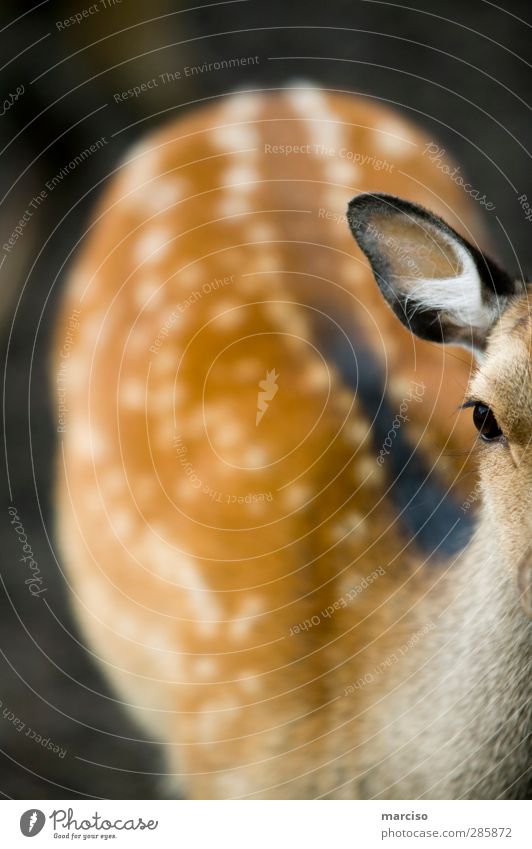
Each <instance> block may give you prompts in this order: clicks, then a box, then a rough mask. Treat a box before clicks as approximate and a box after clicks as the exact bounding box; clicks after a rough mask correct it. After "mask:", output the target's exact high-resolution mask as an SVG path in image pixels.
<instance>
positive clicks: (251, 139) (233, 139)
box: [209, 124, 260, 151]
mask: <svg viewBox="0 0 532 849" xmlns="http://www.w3.org/2000/svg"><path fill="white" fill-rule="evenodd" d="M209 139H211V140H212V141H213V142H214V144H216V145H217V146H218V147H220V148H222V149H223V150H228V151H237V150H250V149H252V148H256V147H257V145H258V144H259V141H260V136H259V134H258V132H257V130H255V129H254V128H253V127H250V126H249V125H248V124H232V125H226V126H220V127H215V128H214V129H213V130H212V131H210V133H209Z"/></svg>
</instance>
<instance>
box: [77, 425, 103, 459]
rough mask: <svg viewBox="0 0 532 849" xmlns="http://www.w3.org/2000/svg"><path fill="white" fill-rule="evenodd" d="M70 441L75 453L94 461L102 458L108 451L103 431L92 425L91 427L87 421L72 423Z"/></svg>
mask: <svg viewBox="0 0 532 849" xmlns="http://www.w3.org/2000/svg"><path fill="white" fill-rule="evenodd" d="M72 441H73V445H74V450H75V451H76V453H77V454H79V455H80V456H82V457H88V458H90V459H91V460H94V461H96V460H101V459H103V458H104V457H105V456H106V455H107V454H108V452H109V446H108V444H107V441H106V439H105V437H104V435H103V433H101V432H100V431H99V430H98V429H97V428H95V427H94V426H92V427H91V426H90V424H89V422H83V423H81V422H78V423H76V424H75V425H73V427H72Z"/></svg>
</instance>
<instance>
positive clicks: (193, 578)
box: [176, 554, 221, 634]
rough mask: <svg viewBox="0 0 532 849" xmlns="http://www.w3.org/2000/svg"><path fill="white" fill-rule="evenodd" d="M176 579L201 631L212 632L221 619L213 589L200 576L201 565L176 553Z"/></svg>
mask: <svg viewBox="0 0 532 849" xmlns="http://www.w3.org/2000/svg"><path fill="white" fill-rule="evenodd" d="M176 558H177V571H176V580H177V582H178V583H179V584H180V585H181V587H182V589H183V591H184V592H185V595H186V598H187V601H188V603H189V605H190V607H191V609H192V615H193V616H194V617H195V619H196V621H197V623H198V626H200V628H201V631H202V633H204V634H213V633H215V632H216V630H217V626H218V623H219V622H220V619H221V610H220V605H219V604H218V602H217V600H216V595H215V593H214V592H213V590H211V589H209V587H208V585H207V584H206V582H205V581H204V580H203V578H202V576H201V567H200V565H199V564H195V563H194V562H193V561H192V560H189V559H188V558H186V557H184V556H183V555H182V554H179V555H176Z"/></svg>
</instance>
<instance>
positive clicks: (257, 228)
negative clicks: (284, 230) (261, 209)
mask: <svg viewBox="0 0 532 849" xmlns="http://www.w3.org/2000/svg"><path fill="white" fill-rule="evenodd" d="M245 235H246V238H247V239H249V241H250V242H273V241H274V240H275V239H276V238H278V233H277V230H276V229H275V227H273V226H272V225H271V224H268V223H266V222H264V221H255V222H250V223H249V224H248V225H247V226H246V232H245Z"/></svg>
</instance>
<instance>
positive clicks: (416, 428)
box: [54, 87, 532, 798]
mask: <svg viewBox="0 0 532 849" xmlns="http://www.w3.org/2000/svg"><path fill="white" fill-rule="evenodd" d="M433 146H434V142H433V141H432V140H431V139H430V138H428V137H425V136H424V135H423V134H422V133H421V132H420V131H418V130H417V129H416V128H415V127H412V126H410V124H409V123H408V122H407V121H405V120H404V119H403V118H402V117H400V116H399V115H397V114H396V113H395V112H393V111H390V110H388V108H385V107H383V106H381V105H376V104H374V103H371V102H369V101H367V100H365V99H362V98H356V97H352V96H348V95H343V94H334V93H329V92H325V91H323V92H321V91H316V90H312V89H310V88H305V87H301V88H294V89H286V90H282V91H279V92H276V93H241V94H236V95H232V96H230V97H228V98H223V99H222V100H221V101H220V102H217V103H216V104H211V105H208V106H207V107H204V108H201V109H198V110H197V111H191V112H190V114H187V115H186V117H184V118H179V119H178V120H176V121H175V122H173V123H170V124H169V125H166V126H165V127H164V128H163V129H162V130H160V131H158V132H156V133H154V134H152V135H150V136H149V137H148V138H147V139H146V140H145V141H143V142H142V143H141V144H140V145H139V146H137V147H136V148H135V149H134V150H133V151H132V152H131V156H130V157H129V159H128V161H127V162H126V163H125V164H123V165H122V166H121V167H120V168H119V169H118V173H117V175H116V176H115V177H113V180H112V181H111V185H110V188H109V189H108V191H107V192H106V193H105V195H104V197H103V200H102V201H101V202H100V206H99V209H98V211H97V214H96V217H95V220H94V222H93V224H92V225H91V226H90V228H89V231H88V232H87V234H86V235H85V237H84V245H83V248H82V250H81V252H80V255H79V258H78V260H77V263H76V264H75V267H74V270H73V272H72V275H71V280H70V284H69V286H68V287H67V292H66V296H65V301H64V305H63V309H62V314H61V318H60V320H59V322H58V325H57V331H56V344H55V352H56V359H55V364H56V366H55V375H54V379H55V378H56V379H57V387H58V391H59V390H60V393H61V396H60V397H61V405H60V411H61V412H60V417H59V426H58V430H59V432H60V449H59V454H58V471H57V487H56V502H57V514H58V537H59V542H60V546H61V552H62V556H63V560H64V564H65V567H66V569H67V576H68V580H69V584H70V589H71V594H72V599H73V603H74V605H75V608H76V612H77V616H78V619H79V622H80V625H81V627H82V629H83V634H84V637H85V639H86V640H87V642H88V645H89V646H90V648H91V651H92V652H93V653H94V656H95V657H96V658H97V659H98V661H99V663H100V664H101V666H102V669H103V670H104V672H105V674H106V675H107V677H108V679H109V681H110V683H111V684H112V686H113V687H114V688H115V691H116V693H117V694H118V695H119V696H120V698H121V700H122V702H123V703H124V705H125V706H126V707H127V708H128V709H129V710H130V711H132V712H134V715H135V716H136V717H137V719H138V721H139V723H140V724H141V727H143V728H144V729H145V733H148V734H149V735H150V739H154V740H156V741H159V742H162V743H163V744H164V747H163V748H164V752H165V755H166V772H165V781H166V782H167V783H166V785H165V786H166V790H165V791H164V792H167V793H175V794H178V795H182V796H185V797H189V798H235V797H238V798H317V797H321V798H374V797H381V798H418V797H423V798H475V797H480V798H495V797H510V798H513V797H523V796H524V795H526V792H527V771H528V769H529V765H530V753H531V746H530V729H531V714H530V704H531V703H530V689H531V686H530V658H531V652H530V639H531V624H530V619H529V615H528V614H529V613H530V608H531V603H530V575H531V567H530V563H531V562H532V560H530V558H529V532H528V525H529V522H528V515H529V513H530V508H531V504H530V500H531V498H530V496H531V493H532V457H531V453H530V449H529V447H528V443H529V437H530V433H531V431H532V383H531V380H530V376H529V369H530V331H531V327H532V324H531V321H530V316H529V306H528V300H527V297H528V295H527V292H528V290H527V288H526V286H521V284H520V283H514V281H513V280H512V278H510V277H508V276H507V275H506V274H505V273H503V272H502V271H501V270H499V269H498V268H497V267H496V266H495V265H494V264H493V263H492V262H491V261H490V260H489V259H487V257H486V256H484V255H483V254H482V253H481V252H480V251H479V249H478V248H477V247H476V246H475V243H476V239H477V238H478V236H479V224H478V222H477V220H476V217H475V216H476V213H474V212H473V210H472V206H473V204H472V202H471V199H470V198H469V194H468V190H467V186H464V183H463V181H461V180H459V179H457V178H456V173H457V169H456V168H455V169H454V170H453V169H452V168H451V166H450V165H449V164H448V163H447V164H446V160H445V159H443V160H441V161H440V159H438V161H437V162H436V161H435V159H434V157H431V156H429V155H428V154H429V153H430V151H431V150H432V149H433ZM442 163H443V164H442ZM400 197H401V198H407V199H408V200H401V199H399V198H400ZM348 204H349V206H348ZM347 207H348V212H347V215H346V209H347ZM428 210H431V211H430V212H429V211H428ZM440 215H441V216H442V218H440V217H439V216H440ZM442 219H445V220H447V221H449V222H450V224H446V223H444V221H443V220H442ZM475 234H476V235H475ZM353 236H354V239H355V241H353V238H352V237H353ZM466 237H467V240H466ZM357 243H358V245H357ZM360 249H361V250H360ZM364 254H365V256H364ZM366 257H367V258H368V259H369V262H370V265H371V269H370V267H369V266H368V263H367V261H366ZM371 271H373V274H374V276H375V278H376V280H377V283H378V286H375V282H374V280H373V279H372V274H371ZM379 289H380V290H381V291H380V292H379ZM382 295H384V298H383V297H382ZM386 302H387V303H386ZM390 306H391V307H392V309H390V308H389V307H390ZM394 313H395V315H394ZM397 319H399V321H398V320H397ZM439 342H444V343H448V344H449V345H450V346H451V347H449V348H447V347H445V346H441V345H437V344H434V343H439ZM453 346H454V347H453ZM456 346H462V347H461V348H457V347H456ZM473 355H476V357H477V359H478V364H477V365H476V366H475V369H474V371H473V367H472V359H471V356H473ZM471 374H473V376H472V378H471V381H470V376H471ZM469 381H470V382H469ZM464 398H465V399H466V400H465V403H463V402H464ZM461 404H463V406H465V407H466V408H471V410H469V409H466V410H464V411H463V412H461V411H460V410H459V409H458V408H459V407H460V405H461ZM475 428H476V430H475ZM477 430H478V431H479V434H477V433H476V431H477ZM473 447H474V453H475V454H477V455H478V465H479V467H480V484H479V485H478V486H477V485H475V479H474V478H472V477H471V476H470V474H469V473H468V474H467V475H466V474H465V473H464V469H465V468H466V466H465V465H464V464H465V462H466V458H467V454H468V453H469V452H470V450H471V449H472V448H473ZM479 492H480V493H481V498H480V506H479V508H478V510H476V508H475V505H474V502H476V500H477V496H478V493H479ZM473 513H477V514H478V524H477V526H476V529H475V530H474V535H473V536H471V533H472V521H471V520H472V515H473Z"/></svg>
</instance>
